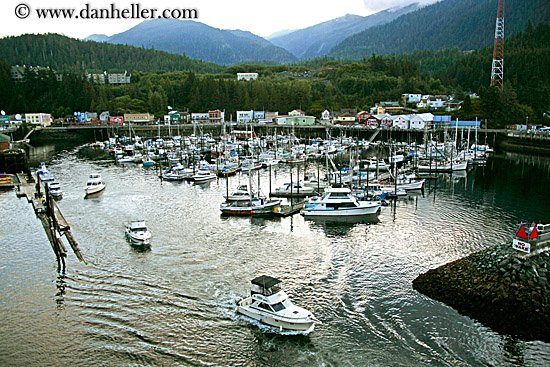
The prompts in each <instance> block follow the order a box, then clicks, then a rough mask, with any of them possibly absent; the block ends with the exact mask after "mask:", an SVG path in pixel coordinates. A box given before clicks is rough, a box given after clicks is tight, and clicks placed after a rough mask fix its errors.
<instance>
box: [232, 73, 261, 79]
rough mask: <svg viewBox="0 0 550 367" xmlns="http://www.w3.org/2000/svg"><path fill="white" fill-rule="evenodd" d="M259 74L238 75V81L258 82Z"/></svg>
mask: <svg viewBox="0 0 550 367" xmlns="http://www.w3.org/2000/svg"><path fill="white" fill-rule="evenodd" d="M257 78H258V73H237V80H256V79H257Z"/></svg>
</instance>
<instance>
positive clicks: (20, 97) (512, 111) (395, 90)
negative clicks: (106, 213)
mask: <svg viewBox="0 0 550 367" xmlns="http://www.w3.org/2000/svg"><path fill="white" fill-rule="evenodd" d="M37 37H40V36H37ZM41 37H43V38H44V39H47V38H49V37H54V38H55V37H57V36H53V35H44V36H41ZM73 41H74V42H80V41H75V40H73ZM44 42H46V40H44ZM39 43H40V41H36V43H34V44H35V46H36V47H37V49H36V50H35V49H32V50H28V51H27V52H29V53H30V54H34V55H41V54H42V51H41V50H43V49H41V48H40V46H37V44H39ZM89 43H90V42H81V44H82V45H88V44H89ZM59 47H60V48H62V46H61V45H59ZM94 47H99V48H102V47H104V48H109V49H110V47H122V48H124V47H127V46H115V45H107V44H96V46H94ZM132 49H135V50H138V51H141V52H144V53H146V52H147V53H149V52H151V51H150V50H142V49H139V48H132ZM58 51H59V52H58V53H57V54H62V55H67V56H66V57H64V60H65V61H64V62H65V63H66V65H67V66H66V68H59V69H56V67H54V65H63V64H61V60H55V59H51V62H50V65H51V66H52V68H53V69H56V70H58V71H60V69H61V70H63V71H64V74H63V80H62V81H61V82H58V81H56V78H55V74H54V73H53V72H52V71H48V70H40V71H39V72H33V71H28V72H27V73H26V74H27V75H26V80H25V81H24V82H21V83H16V84H14V83H13V82H12V81H11V76H10V65H9V64H8V63H6V62H2V63H0V101H1V104H2V106H0V108H2V109H4V110H5V111H6V112H7V113H10V114H11V113H24V112H52V113H53V115H54V116H55V117H64V116H66V115H69V114H72V112H74V111H94V112H101V111H106V110H107V111H110V112H111V114H112V115H116V114H121V113H126V112H152V113H154V114H155V115H156V116H157V117H161V116H162V115H164V114H165V113H166V112H167V106H168V105H170V106H172V107H173V108H175V109H177V110H180V111H189V112H206V111H208V110H209V109H220V110H225V111H226V116H227V118H230V117H231V116H233V118H234V117H235V111H236V110H250V109H254V110H265V111H278V112H280V113H287V112H288V111H290V110H292V109H295V108H301V109H302V110H304V111H306V112H307V113H308V114H311V115H315V116H319V114H320V113H321V112H322V111H323V110H325V109H329V110H333V111H336V110H339V109H341V108H357V109H358V110H367V109H368V108H370V107H372V106H373V105H374V104H375V103H377V102H380V101H387V100H394V101H396V100H400V97H401V94H402V93H422V94H447V95H451V94H452V95H454V96H455V97H457V98H459V99H464V106H463V108H462V110H461V111H459V112H457V113H455V114H454V117H458V118H461V119H466V120H473V119H475V118H478V119H481V120H487V122H488V125H489V126H490V127H502V126H504V125H506V124H509V123H524V121H525V120H526V117H527V116H529V123H545V124H548V123H549V122H548V120H545V117H544V113H545V112H547V111H548V110H550V68H548V65H550V25H549V24H546V23H541V24H539V25H538V26H537V27H533V26H532V25H531V23H528V24H527V27H526V29H525V31H524V32H520V33H519V34H517V35H515V36H513V37H510V38H509V39H507V40H506V43H505V64H504V65H505V86H504V89H503V90H502V91H500V90H498V89H495V88H489V81H490V73H491V59H492V48H486V49H483V50H478V51H473V52H471V53H467V54H466V53H462V52H461V51H459V50H458V49H446V50H440V51H418V52H415V53H412V54H408V55H389V56H388V55H386V56H378V55H374V54H373V55H371V56H369V57H365V58H363V59H362V60H354V61H351V60H334V59H331V58H329V57H324V58H319V59H314V60H309V61H306V62H303V63H299V64H293V65H258V64H248V65H235V66H231V67H226V68H222V67H219V68H220V69H215V67H217V66H212V64H207V63H203V64H204V65H205V66H209V67H210V66H212V69H207V70H201V69H198V70H194V69H193V68H191V67H189V68H188V67H181V69H179V70H176V71H172V70H170V69H169V68H167V69H168V70H167V71H157V69H156V68H155V67H153V66H151V67H150V69H147V67H145V66H144V65H147V64H148V63H150V64H151V65H152V64H153V61H151V60H150V61H147V56H146V55H145V54H143V55H142V54H138V56H136V58H138V59H141V60H143V62H142V63H141V64H140V65H142V67H143V69H145V70H141V71H140V70H139V69H138V68H137V67H134V68H132V69H130V70H132V83H131V84H128V85H121V86H110V85H102V86H100V85H93V84H90V83H88V81H87V80H86V78H85V76H84V73H83V68H81V69H80V70H79V69H78V68H77V67H76V65H77V63H79V62H82V61H81V60H82V59H83V58H89V59H94V60H96V61H97V60H98V59H97V57H98V56H97V55H94V54H93V51H90V52H92V54H89V55H88V54H87V53H84V52H82V50H79V52H78V53H77V55H74V57H73V58H72V59H71V57H69V56H68V55H71V51H70V50H63V49H59V50H58ZM118 51H119V49H112V51H109V52H107V51H105V49H104V50H103V51H101V52H102V53H103V54H104V55H105V57H106V58H108V59H112V58H114V57H115V56H113V55H111V52H112V53H113V54H114V55H116V53H117V52H118ZM138 51H135V52H138ZM3 52H4V51H3ZM19 52H22V51H19ZM150 55H153V56H154V57H157V56H156V54H150ZM175 56H177V57H182V56H178V55H175ZM38 57H41V56H38ZM71 60H74V61H75V62H73V63H71ZM152 60H156V59H155V58H153V59H152ZM38 61H40V59H39V60H38ZM191 61H193V60H191ZM155 62H156V61H155ZM32 64H34V65H36V64H37V62H33V63H32ZM101 65H103V64H93V66H94V67H96V68H101V69H107V68H108V67H111V66H113V67H114V66H117V65H112V64H109V65H105V66H103V67H101ZM136 65H138V64H136ZM119 67H120V66H119ZM244 71H246V72H258V73H259V75H260V77H259V78H258V79H257V80H255V81H237V80H236V73H237V72H244ZM466 92H476V93H478V94H479V95H480V96H481V98H479V99H470V98H469V97H467V96H466V95H465V93H466Z"/></svg>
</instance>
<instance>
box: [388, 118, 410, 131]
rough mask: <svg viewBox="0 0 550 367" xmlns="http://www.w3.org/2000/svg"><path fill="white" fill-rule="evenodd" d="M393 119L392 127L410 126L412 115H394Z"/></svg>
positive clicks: (402, 127) (403, 127) (405, 127)
mask: <svg viewBox="0 0 550 367" xmlns="http://www.w3.org/2000/svg"><path fill="white" fill-rule="evenodd" d="M392 119H393V124H392V127H394V128H397V129H408V128H409V120H410V115H397V116H393V117H392Z"/></svg>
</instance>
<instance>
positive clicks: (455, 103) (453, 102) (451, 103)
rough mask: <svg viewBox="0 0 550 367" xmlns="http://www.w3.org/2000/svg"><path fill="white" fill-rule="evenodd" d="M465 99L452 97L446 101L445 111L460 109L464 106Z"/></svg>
mask: <svg viewBox="0 0 550 367" xmlns="http://www.w3.org/2000/svg"><path fill="white" fill-rule="evenodd" d="M462 103H463V101H461V100H458V99H454V98H451V99H449V100H448V101H447V102H445V111H447V112H451V111H458V110H460V109H461V108H462Z"/></svg>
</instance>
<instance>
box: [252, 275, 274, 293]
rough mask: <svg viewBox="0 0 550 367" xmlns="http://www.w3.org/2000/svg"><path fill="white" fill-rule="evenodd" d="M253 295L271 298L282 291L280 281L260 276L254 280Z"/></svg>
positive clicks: (267, 276)
mask: <svg viewBox="0 0 550 367" xmlns="http://www.w3.org/2000/svg"><path fill="white" fill-rule="evenodd" d="M251 283H252V287H251V289H250V292H251V295H254V294H261V295H262V296H271V295H272V294H275V293H277V292H279V291H280V290H281V287H280V286H279V283H281V281H280V280H279V279H276V278H273V277H270V276H269V275H260V276H259V277H256V278H254V279H252V281H251Z"/></svg>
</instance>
